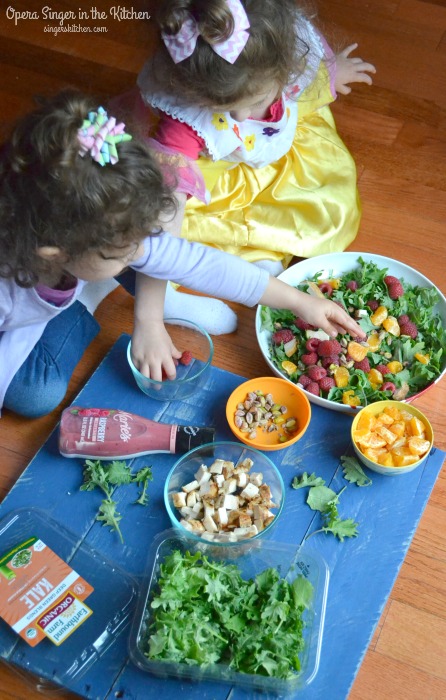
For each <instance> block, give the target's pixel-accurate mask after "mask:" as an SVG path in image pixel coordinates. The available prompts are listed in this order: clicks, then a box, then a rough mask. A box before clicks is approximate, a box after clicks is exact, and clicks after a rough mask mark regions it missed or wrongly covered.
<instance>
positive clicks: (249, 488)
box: [240, 482, 259, 501]
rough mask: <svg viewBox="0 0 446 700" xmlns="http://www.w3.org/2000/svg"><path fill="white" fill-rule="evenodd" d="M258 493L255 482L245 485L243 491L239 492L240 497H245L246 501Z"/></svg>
mask: <svg viewBox="0 0 446 700" xmlns="http://www.w3.org/2000/svg"><path fill="white" fill-rule="evenodd" d="M258 494H259V488H258V486H256V485H255V484H252V483H251V482H250V483H249V484H247V485H246V486H245V488H244V489H243V491H242V492H241V494H240V495H241V497H242V498H246V499H247V500H248V501H249V500H250V499H251V498H255V497H256V496H257V495H258Z"/></svg>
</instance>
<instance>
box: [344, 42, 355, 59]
mask: <svg viewBox="0 0 446 700" xmlns="http://www.w3.org/2000/svg"><path fill="white" fill-rule="evenodd" d="M357 48H358V44H350V45H349V46H346V47H345V49H342V51H341V52H340V55H341V56H345V57H346V58H347V57H348V56H349V55H350V54H351V52H352V51H354V50H355V49H357Z"/></svg>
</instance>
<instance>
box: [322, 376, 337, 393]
mask: <svg viewBox="0 0 446 700" xmlns="http://www.w3.org/2000/svg"><path fill="white" fill-rule="evenodd" d="M333 386H336V382H335V380H334V379H333V377H322V379H321V380H320V382H319V388H320V389H321V391H327V392H328V391H330V389H331V388H332V387H333Z"/></svg>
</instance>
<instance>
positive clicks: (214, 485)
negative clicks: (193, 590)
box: [164, 441, 285, 546]
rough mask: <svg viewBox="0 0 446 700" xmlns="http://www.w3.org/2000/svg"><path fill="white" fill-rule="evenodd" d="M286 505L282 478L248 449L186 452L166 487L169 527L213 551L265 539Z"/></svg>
mask: <svg viewBox="0 0 446 700" xmlns="http://www.w3.org/2000/svg"><path fill="white" fill-rule="evenodd" d="M284 501H285V487H284V483H283V479H282V476H281V474H280V472H279V470H278V469H277V467H276V466H275V465H274V464H273V462H272V461H271V460H270V459H269V458H268V457H267V456H266V455H265V454H262V452H259V451H258V450H256V449H253V448H252V447H247V446H246V445H243V444H241V443H236V442H229V441H228V442H213V443H208V444H206V445H202V446H201V447H197V448H196V449H194V450H191V451H190V452H187V453H186V454H185V455H183V456H182V457H181V458H180V459H179V460H178V461H177V462H176V463H175V464H174V466H173V467H172V469H171V470H170V472H169V474H168V475H167V479H166V483H165V487H164V503H165V506H166V509H167V512H168V515H169V517H170V520H171V523H172V525H173V526H174V527H176V528H178V529H179V530H180V531H181V532H183V533H184V534H186V535H187V536H189V537H191V538H193V539H196V540H203V541H205V542H211V543H213V544H215V545H217V546H220V545H222V546H233V545H240V543H241V542H247V541H249V542H250V543H251V542H253V541H255V540H257V539H259V538H264V537H265V536H268V535H269V534H270V533H271V531H272V529H273V528H274V525H275V524H276V522H277V520H278V518H279V516H280V514H281V512H282V510H283V506H284Z"/></svg>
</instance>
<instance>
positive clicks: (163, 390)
mask: <svg viewBox="0 0 446 700" xmlns="http://www.w3.org/2000/svg"><path fill="white" fill-rule="evenodd" d="M164 322H165V323H167V324H169V328H168V331H169V335H170V337H171V338H172V341H173V343H174V345H175V347H176V348H177V349H178V350H179V351H182V354H181V357H180V358H179V360H178V361H175V364H176V372H177V374H176V378H175V379H168V378H167V377H163V379H162V380H161V381H156V380H155V379H151V378H150V377H146V376H145V375H144V374H141V372H140V371H139V370H138V369H137V368H136V366H135V364H134V362H133V358H132V343H131V341H130V342H129V344H128V346H127V360H128V363H129V366H130V369H131V370H132V374H133V376H134V378H135V382H136V383H137V385H138V387H139V388H140V389H141V391H142V392H144V394H147V396H150V398H152V399H157V400H158V401H173V400H182V399H186V398H188V397H189V396H192V394H195V393H196V392H197V391H199V390H200V389H201V388H202V387H203V386H204V385H205V383H206V381H207V379H208V376H209V372H210V368H211V364H212V358H213V356H214V344H213V342H212V339H211V337H210V335H209V334H208V333H207V332H206V331H205V330H204V328H201V327H200V326H198V325H197V324H196V323H192V321H188V320H186V319H182V318H167V319H164Z"/></svg>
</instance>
